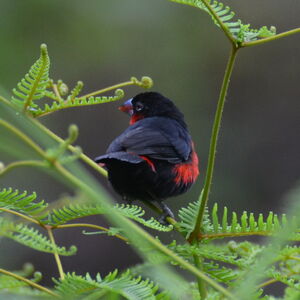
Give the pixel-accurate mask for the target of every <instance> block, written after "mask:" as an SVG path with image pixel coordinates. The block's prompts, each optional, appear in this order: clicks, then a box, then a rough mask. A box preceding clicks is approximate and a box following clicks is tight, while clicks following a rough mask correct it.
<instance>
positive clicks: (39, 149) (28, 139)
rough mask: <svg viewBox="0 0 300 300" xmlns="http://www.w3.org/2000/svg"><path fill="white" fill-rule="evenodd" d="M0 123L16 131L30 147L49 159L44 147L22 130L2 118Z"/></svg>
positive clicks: (13, 131)
mask: <svg viewBox="0 0 300 300" xmlns="http://www.w3.org/2000/svg"><path fill="white" fill-rule="evenodd" d="M0 125H2V126H3V127H5V128H6V129H8V130H9V131H11V132H12V133H14V134H15V135H16V136H18V137H19V138H20V139H21V140H22V141H23V142H25V143H26V144H27V145H28V146H29V147H31V148H32V149H33V150H34V151H35V152H37V153H38V154H39V155H40V156H41V157H43V158H45V159H47V155H46V154H45V153H44V151H43V150H42V148H40V147H39V146H38V145H37V144H36V143H35V142H34V141H33V140H32V139H30V138H29V137H28V136H27V135H25V134H24V133H23V132H22V131H21V130H19V129H18V128H16V127H15V126H13V125H11V124H10V123H8V122H6V121H4V120H2V119H0Z"/></svg>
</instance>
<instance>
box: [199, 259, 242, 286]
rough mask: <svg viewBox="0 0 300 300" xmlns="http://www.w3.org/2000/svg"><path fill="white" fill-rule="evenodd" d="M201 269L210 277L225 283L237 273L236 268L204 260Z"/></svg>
mask: <svg viewBox="0 0 300 300" xmlns="http://www.w3.org/2000/svg"><path fill="white" fill-rule="evenodd" d="M203 269H204V270H205V271H206V272H207V273H208V274H209V275H210V276H211V277H213V278H215V279H216V280H218V281H220V282H223V283H226V284H230V283H231V282H232V281H233V280H234V279H236V278H237V277H238V275H239V271H238V270H236V269H231V268H227V267H224V266H220V265H219V264H217V263H213V262H208V263H207V262H205V263H204V264H203Z"/></svg>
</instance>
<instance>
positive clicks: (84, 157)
mask: <svg viewBox="0 0 300 300" xmlns="http://www.w3.org/2000/svg"><path fill="white" fill-rule="evenodd" d="M31 121H32V122H33V123H34V124H35V125H36V126H37V127H38V128H39V129H41V130H42V131H43V132H44V133H46V134H47V135H48V136H50V137H51V138H52V139H54V140H55V141H57V142H59V143H63V142H64V140H63V139H62V138H61V137H59V136H58V135H56V134H55V133H54V132H52V131H51V130H49V129H48V128H47V127H45V126H44V125H43V124H41V123H40V122H39V121H37V120H34V119H31ZM68 150H70V151H72V152H73V153H74V152H76V148H75V147H74V146H72V145H69V146H68ZM79 158H80V159H81V160H83V161H84V162H85V163H86V164H87V165H89V166H90V167H92V168H93V169H95V170H96V171H97V172H98V173H100V174H101V175H103V176H104V177H107V171H106V170H104V169H103V168H101V167H100V166H99V165H98V164H97V163H95V162H94V161H93V160H92V159H90V158H89V157H88V156H87V155H85V154H83V153H81V154H80V155H79Z"/></svg>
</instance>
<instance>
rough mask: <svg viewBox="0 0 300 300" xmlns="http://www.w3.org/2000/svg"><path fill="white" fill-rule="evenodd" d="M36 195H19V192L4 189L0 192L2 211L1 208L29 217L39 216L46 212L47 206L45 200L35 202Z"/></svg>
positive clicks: (25, 193)
mask: <svg viewBox="0 0 300 300" xmlns="http://www.w3.org/2000/svg"><path fill="white" fill-rule="evenodd" d="M35 200H36V193H32V194H31V195H27V192H26V191H24V192H23V193H19V191H18V190H13V189H11V188H9V189H5V188H4V189H2V190H0V211H1V208H4V209H9V210H14V211H17V212H20V213H23V214H26V215H27V216H37V215H38V214H40V213H41V212H43V211H44V210H45V208H46V207H47V204H45V202H44V200H42V201H40V202H34V201H35Z"/></svg>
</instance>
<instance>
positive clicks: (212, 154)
mask: <svg viewBox="0 0 300 300" xmlns="http://www.w3.org/2000/svg"><path fill="white" fill-rule="evenodd" d="M237 50H238V48H236V47H235V46H232V48H231V52H230V56H229V60H228V63H227V67H226V70H225V75H224V78H223V83H222V87H221V91H220V96H219V100H218V106H217V110H216V115H215V120H214V124H213V128H212V135H211V140H210V148H209V156H208V165H207V171H206V176H205V182H204V188H203V193H202V196H201V199H200V200H201V203H200V207H199V212H198V216H197V220H196V224H195V228H194V231H193V233H192V234H191V241H193V240H195V239H196V238H197V237H198V235H199V232H200V227H201V224H202V219H203V215H204V211H205V207H206V204H207V201H208V197H209V192H210V188H211V183H212V177H213V171H214V165H215V157H216V148H217V140H218V136H219V131H220V126H221V120H222V114H223V109H224V104H225V98H226V94H227V90H228V86H229V81H230V77H231V74H232V70H233V66H234V62H235V58H236V55H237Z"/></svg>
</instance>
